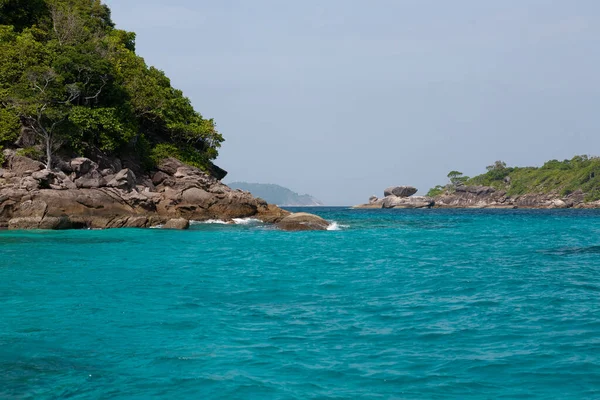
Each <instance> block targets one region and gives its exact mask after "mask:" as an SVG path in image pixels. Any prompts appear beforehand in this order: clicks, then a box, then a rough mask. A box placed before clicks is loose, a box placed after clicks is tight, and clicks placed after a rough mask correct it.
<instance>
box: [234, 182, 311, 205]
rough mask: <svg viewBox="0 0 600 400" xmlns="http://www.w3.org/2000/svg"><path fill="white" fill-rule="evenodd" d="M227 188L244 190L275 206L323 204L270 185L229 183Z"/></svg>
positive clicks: (303, 195) (309, 196) (308, 196)
mask: <svg viewBox="0 0 600 400" xmlns="http://www.w3.org/2000/svg"><path fill="white" fill-rule="evenodd" d="M227 186H229V187H230V188H232V189H240V190H245V191H247V192H250V193H252V194H253V195H254V196H257V197H260V198H261V199H264V200H265V201H266V202H268V203H270V204H275V205H277V206H288V207H312V206H322V205H323V202H321V201H320V200H318V199H316V198H314V197H313V196H311V195H308V194H298V193H296V192H294V191H292V190H290V189H288V188H285V187H283V186H279V185H275V184H272V183H248V182H231V183H228V184H227Z"/></svg>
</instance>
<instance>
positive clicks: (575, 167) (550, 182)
mask: <svg viewBox="0 0 600 400" xmlns="http://www.w3.org/2000/svg"><path fill="white" fill-rule="evenodd" d="M465 184H466V185H480V186H491V187H494V188H496V189H500V190H505V191H506V192H507V194H508V195H510V196H517V195H523V194H549V193H555V194H557V195H561V196H567V195H569V194H571V193H573V192H575V191H577V190H581V191H582V192H583V193H585V200H586V201H594V200H599V199H600V157H590V156H586V155H582V156H575V157H573V158H572V159H570V160H563V161H558V160H550V161H548V162H546V163H545V164H544V165H543V166H541V167H539V168H535V167H507V166H506V164H505V163H503V162H501V161H497V162H496V163H494V164H493V165H492V166H490V167H488V168H487V172H486V173H484V174H482V175H478V176H475V177H473V178H470V179H468V180H467V181H466V182H465ZM438 188H440V186H437V187H436V188H434V189H432V190H431V191H430V193H437V191H436V189H438Z"/></svg>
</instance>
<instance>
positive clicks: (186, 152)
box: [150, 143, 208, 171]
mask: <svg viewBox="0 0 600 400" xmlns="http://www.w3.org/2000/svg"><path fill="white" fill-rule="evenodd" d="M169 157H173V158H176V159H178V160H179V161H181V162H184V163H186V164H188V165H191V166H193V167H196V168H200V169H201V170H203V171H206V170H207V169H208V160H207V159H206V155H205V154H203V153H201V152H200V151H198V150H196V149H194V148H193V147H191V146H189V147H177V146H175V145H174V144H170V143H159V144H157V145H156V146H154V148H153V149H152V153H151V155H150V159H151V161H152V163H153V164H154V165H157V164H158V163H160V162H161V160H164V159H165V158H169Z"/></svg>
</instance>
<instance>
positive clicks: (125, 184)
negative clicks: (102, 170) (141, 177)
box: [106, 168, 135, 191]
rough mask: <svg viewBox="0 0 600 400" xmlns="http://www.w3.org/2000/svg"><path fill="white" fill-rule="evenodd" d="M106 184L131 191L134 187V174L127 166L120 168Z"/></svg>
mask: <svg viewBox="0 0 600 400" xmlns="http://www.w3.org/2000/svg"><path fill="white" fill-rule="evenodd" d="M106 186H108V187H114V188H118V189H121V190H125V191H131V190H132V189H133V188H134V187H135V175H134V174H133V172H131V170H130V169H128V168H125V169H122V170H121V171H119V173H118V174H117V175H116V176H115V177H114V178H113V179H112V180H111V181H110V182H108V184H107V185H106Z"/></svg>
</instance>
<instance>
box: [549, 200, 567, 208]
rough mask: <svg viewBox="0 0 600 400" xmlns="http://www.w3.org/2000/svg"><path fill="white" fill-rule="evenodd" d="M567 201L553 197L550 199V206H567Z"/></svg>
mask: <svg viewBox="0 0 600 400" xmlns="http://www.w3.org/2000/svg"><path fill="white" fill-rule="evenodd" d="M567 207H568V206H567V203H565V202H564V201H562V200H561V199H553V200H551V201H550V204H549V205H548V208H567Z"/></svg>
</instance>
